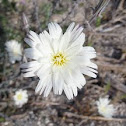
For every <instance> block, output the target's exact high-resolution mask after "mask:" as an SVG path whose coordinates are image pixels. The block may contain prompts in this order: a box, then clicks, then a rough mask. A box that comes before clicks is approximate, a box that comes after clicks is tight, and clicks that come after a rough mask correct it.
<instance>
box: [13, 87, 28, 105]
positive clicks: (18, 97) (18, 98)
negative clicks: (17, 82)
mask: <svg viewBox="0 0 126 126" xmlns="http://www.w3.org/2000/svg"><path fill="white" fill-rule="evenodd" d="M13 98H14V102H15V105H17V106H18V107H22V106H23V105H24V104H25V103H27V101H28V94H27V91H26V90H22V89H20V90H18V91H16V93H15V95H14V96H13Z"/></svg>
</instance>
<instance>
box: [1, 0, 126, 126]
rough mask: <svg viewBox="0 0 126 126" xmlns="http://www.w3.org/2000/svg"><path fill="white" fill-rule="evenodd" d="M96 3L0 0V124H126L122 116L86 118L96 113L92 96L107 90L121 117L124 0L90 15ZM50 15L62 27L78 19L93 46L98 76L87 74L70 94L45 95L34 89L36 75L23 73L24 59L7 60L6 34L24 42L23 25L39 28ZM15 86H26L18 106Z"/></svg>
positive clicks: (125, 69)
mask: <svg viewBox="0 0 126 126" xmlns="http://www.w3.org/2000/svg"><path fill="white" fill-rule="evenodd" d="M104 1H106V0H104ZM98 3H99V0H0V126H126V122H123V121H114V120H113V121H109V120H99V119H96V120H94V119H87V118H86V117H89V116H90V117H95V116H99V113H98V110H97V106H96V101H97V100H98V99H99V97H104V96H106V95H108V96H109V98H110V99H111V103H112V104H113V105H114V106H115V107H116V108H117V111H116V113H115V115H114V116H115V117H116V118H120V119H126V1H125V0H110V2H109V4H108V5H107V6H106V8H105V9H104V11H103V12H102V13H101V15H95V14H96V12H97V11H98V8H97V7H98V6H97V5H98ZM96 6H97V7H96ZM93 8H94V9H93ZM23 14H25V15H26V18H27V20H28V23H27V22H26V24H27V25H26V24H24V21H23V20H24V16H23ZM92 17H94V18H93V19H94V20H92V21H91V19H92ZM52 21H55V22H57V23H59V24H60V25H61V27H62V28H63V30H64V31H65V29H66V28H67V27H68V25H69V24H70V23H71V22H76V23H79V24H80V25H82V26H83V27H84V33H85V34H86V42H85V45H88V46H93V47H94V48H95V49H96V52H97V58H96V59H95V60H94V62H95V63H96V64H97V65H98V77H97V78H96V79H92V78H89V77H87V76H86V80H87V84H86V85H85V86H84V87H83V88H82V89H81V90H79V93H78V96H77V97H75V98H74V99H73V100H68V99H67V98H66V96H65V95H64V94H62V95H61V96H56V95H54V94H53V92H51V93H50V95H49V96H48V97H47V98H44V97H42V96H39V95H36V94H35V92H34V90H35V87H36V85H37V83H38V78H37V77H34V78H23V76H22V74H21V72H20V65H21V64H22V63H23V61H22V60H21V61H20V62H16V63H15V64H11V63H10V62H9V57H8V53H7V51H6V50H5V43H6V42H7V41H10V40H16V41H18V42H19V43H21V44H22V46H23V47H25V48H26V47H28V46H27V44H25V43H24V38H25V37H26V34H27V30H28V28H29V29H30V30H33V31H35V32H36V33H40V32H42V31H43V30H44V29H47V25H48V23H49V22H52ZM90 21H91V22H90ZM19 89H23V90H27V92H28V102H27V103H26V104H25V105H23V106H22V107H20V108H18V107H17V106H15V104H14V100H13V96H14V94H15V92H16V91H17V90H19ZM70 113H73V114H74V115H70ZM78 115H80V116H78ZM84 117H85V118H84Z"/></svg>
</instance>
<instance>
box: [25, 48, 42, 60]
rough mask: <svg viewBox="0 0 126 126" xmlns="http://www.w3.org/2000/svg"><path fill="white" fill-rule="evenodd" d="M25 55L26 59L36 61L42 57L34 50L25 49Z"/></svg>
mask: <svg viewBox="0 0 126 126" xmlns="http://www.w3.org/2000/svg"><path fill="white" fill-rule="evenodd" d="M25 55H26V57H27V58H30V59H36V60H37V59H38V58H40V57H41V56H42V55H41V53H40V52H39V51H38V50H36V49H35V48H27V49H25Z"/></svg>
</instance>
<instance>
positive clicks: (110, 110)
mask: <svg viewBox="0 0 126 126" xmlns="http://www.w3.org/2000/svg"><path fill="white" fill-rule="evenodd" d="M96 103H97V108H98V112H99V114H101V115H102V116H104V117H106V118H111V117H112V116H113V115H114V113H115V111H116V110H115V108H114V106H113V105H112V104H109V103H110V100H109V99H108V97H107V96H106V97H105V98H99V101H97V102H96Z"/></svg>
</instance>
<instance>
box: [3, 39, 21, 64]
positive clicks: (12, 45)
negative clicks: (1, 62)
mask: <svg viewBox="0 0 126 126" xmlns="http://www.w3.org/2000/svg"><path fill="white" fill-rule="evenodd" d="M5 46H6V50H7V52H8V54H9V59H10V62H11V63H15V61H16V60H17V61H20V60H21V58H22V47H21V44H20V43H18V42H17V41H16V40H11V41H8V42H6V43H5Z"/></svg>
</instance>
